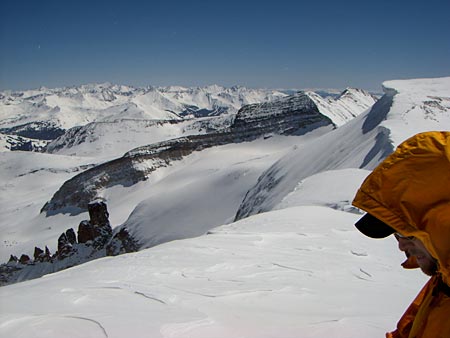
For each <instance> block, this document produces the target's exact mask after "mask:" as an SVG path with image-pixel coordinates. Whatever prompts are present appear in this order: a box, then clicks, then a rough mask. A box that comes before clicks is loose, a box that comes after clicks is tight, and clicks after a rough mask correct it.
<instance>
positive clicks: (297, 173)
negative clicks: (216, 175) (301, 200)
mask: <svg viewBox="0 0 450 338" xmlns="http://www.w3.org/2000/svg"><path fill="white" fill-rule="evenodd" d="M383 86H384V88H385V95H384V96H383V97H382V98H381V99H380V100H379V101H377V103H376V104H374V105H373V107H372V108H371V109H370V110H369V111H367V112H366V113H364V114H361V115H359V116H357V117H356V118H354V119H353V120H351V121H350V122H348V123H346V124H345V125H343V126H341V127H340V128H337V129H336V130H333V131H332V132H330V133H327V134H325V135H323V136H321V137H319V138H317V139H312V140H311V141H310V142H308V143H305V144H302V145H300V146H298V147H296V148H295V149H293V150H292V151H291V152H290V153H288V154H286V155H285V157H284V158H282V159H280V160H279V161H278V162H277V163H274V164H273V166H272V167H271V168H269V169H268V170H267V171H266V172H265V173H264V174H263V175H262V176H261V177H260V178H259V179H258V183H257V184H256V185H255V186H254V187H253V188H252V189H251V190H250V191H249V193H248V194H247V195H246V198H245V200H244V201H243V203H242V204H241V206H240V209H239V212H238V215H237V218H238V219H240V218H243V217H247V216H249V215H252V214H256V213H259V212H264V211H268V210H272V209H273V208H274V207H276V205H277V204H278V203H280V202H281V200H282V199H283V198H284V197H285V196H286V195H287V194H288V193H290V192H292V191H293V190H294V189H295V187H296V186H297V184H298V182H300V181H301V180H303V179H305V178H307V177H309V176H311V175H314V174H316V173H319V172H322V171H327V170H335V169H344V168H364V169H373V168H375V167H376V165H377V164H378V163H379V162H380V161H381V160H382V159H383V158H385V157H386V156H387V155H388V154H390V153H391V152H392V151H393V149H394V148H395V147H396V146H397V145H398V144H399V143H400V142H402V141H403V140H405V139H406V138H408V137H410V136H413V135H414V134H417V133H419V132H423V131H429V130H450V96H449V93H450V77H447V78H440V79H418V80H402V81H389V82H385V83H384V84H383Z"/></svg>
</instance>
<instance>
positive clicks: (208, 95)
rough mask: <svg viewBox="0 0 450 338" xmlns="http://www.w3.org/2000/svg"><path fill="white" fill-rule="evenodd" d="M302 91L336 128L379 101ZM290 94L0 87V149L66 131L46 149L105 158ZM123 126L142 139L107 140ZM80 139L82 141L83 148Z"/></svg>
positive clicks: (23, 146)
mask: <svg viewBox="0 0 450 338" xmlns="http://www.w3.org/2000/svg"><path fill="white" fill-rule="evenodd" d="M304 93H305V94H306V95H307V96H309V97H310V98H311V99H312V100H313V101H314V103H315V104H316V106H317V107H318V110H319V111H320V112H321V113H322V114H323V115H325V116H327V117H329V118H330V119H331V120H332V122H333V123H334V124H335V125H336V126H339V125H342V124H343V123H345V122H347V121H348V120H350V119H351V118H353V117H354V116H356V115H358V114H359V113H361V112H362V111H364V110H365V109H367V108H369V107H370V106H371V105H372V104H373V103H374V102H375V100H376V98H375V97H374V96H373V95H371V94H369V93H367V92H365V91H362V90H358V89H351V88H349V89H346V90H345V91H344V92H342V93H341V95H339V96H337V97H335V96H332V94H330V95H328V96H326V97H325V98H324V97H322V96H320V95H318V94H316V93H315V92H311V91H307V92H304ZM322 94H323V95H324V93H322ZM288 96H289V95H288V94H286V93H283V92H281V91H278V90H268V89H249V88H245V87H232V88H224V87H221V86H217V85H213V86H207V87H195V88H184V87H174V86H172V87H161V88H156V87H146V88H134V87H129V86H120V85H112V84H89V85H84V86H79V87H70V88H57V89H48V88H41V89H38V90H29V91H22V92H3V93H0V111H1V112H2V115H1V119H0V148H4V149H10V150H35V151H43V149H44V148H45V147H46V145H47V144H49V143H52V141H53V140H56V139H57V138H58V137H60V136H63V137H62V138H60V139H58V140H57V141H55V142H53V144H49V146H48V147H47V149H48V151H49V152H52V153H59V154H72V155H73V154H78V155H82V156H88V155H89V154H90V152H93V151H94V152H95V153H94V154H93V155H94V156H98V155H99V154H98V151H96V150H95V149H97V148H99V147H100V149H102V151H101V153H102V156H105V157H109V158H113V157H116V156H119V155H121V153H125V152H126V151H128V150H130V149H131V148H133V147H137V146H141V145H145V144H149V143H154V142H160V141H164V140H168V139H170V138H176V137H181V136H184V135H191V134H200V133H207V132H208V131H209V129H205V128H212V129H213V130H217V129H223V128H227V127H228V126H229V124H230V121H231V120H232V117H233V116H234V115H235V114H236V113H237V112H238V110H239V109H241V108H242V107H243V106H246V105H250V104H259V103H263V102H272V101H276V100H279V99H282V98H286V97H288ZM212 117H216V118H212ZM202 118H203V119H202ZM205 120H206V121H205ZM149 121H150V122H149ZM199 121H202V122H199ZM162 125H164V127H162V128H161V126H162ZM124 129H125V130H128V132H132V133H133V134H135V135H137V134H140V136H136V137H135V138H133V140H132V141H129V140H125V144H121V145H120V146H119V147H117V145H115V144H111V143H110V142H109V140H106V139H105V137H104V136H105V134H106V130H107V133H108V134H114V133H118V132H120V133H123V132H124ZM149 135H151V136H150V137H149ZM116 136H118V135H116ZM119 138H120V136H119ZM114 139H117V137H114ZM134 141H136V143H133V142H134ZM82 143H85V146H80V145H81V144H82ZM86 144H88V145H89V147H86ZM81 148H84V149H81ZM86 148H88V149H86ZM108 148H109V149H110V152H108ZM120 152H121V153H120Z"/></svg>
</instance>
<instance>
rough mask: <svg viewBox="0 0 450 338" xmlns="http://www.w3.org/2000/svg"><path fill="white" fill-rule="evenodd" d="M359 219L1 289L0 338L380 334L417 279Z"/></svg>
mask: <svg viewBox="0 0 450 338" xmlns="http://www.w3.org/2000/svg"><path fill="white" fill-rule="evenodd" d="M357 218H358V216H357V215H354V214H350V213H346V212H342V211H336V210H333V209H330V208H326V207H314V206H308V207H305V206H304V207H291V208H289V209H283V210H278V211H273V212H270V213H265V214H261V215H256V216H253V217H250V218H248V219H245V220H242V221H240V222H237V223H233V224H230V225H227V226H223V227H219V228H216V229H215V230H214V231H213V232H211V233H210V234H209V235H207V236H202V237H198V238H193V239H188V240H182V241H174V242H170V243H166V244H163V245H160V246H157V247H154V248H151V249H147V250H144V251H141V252H138V253H135V254H128V255H122V256H118V257H114V258H105V259H100V260H97V261H93V262H90V263H87V264H85V265H82V266H78V267H76V268H71V269H68V270H65V271H62V272H59V273H56V274H52V275H48V276H45V277H43V278H40V279H37V280H33V281H28V282H23V283H19V284H15V285H11V286H6V287H2V288H0V296H1V298H2V303H1V307H2V311H1V315H0V335H1V336H3V337H29V336H33V337H46V338H51V337H61V336H70V337H109V338H113V337H125V336H126V337H136V338H139V337H152V338H158V337H164V338H168V337H180V338H181V337H196V338H202V337H205V338H225V337H255V338H256V337H258V338H268V337H273V338H279V337H283V338H290V337H307V338H308V337H311V338H312V337H317V338H321V337H336V338H339V337H342V338H360V337H366V338H371V337H373V338H375V337H381V336H383V334H384V332H386V331H387V330H390V329H392V328H394V327H395V323H396V320H397V319H398V318H399V316H400V315H401V313H402V312H403V310H404V308H405V307H406V306H407V304H408V303H409V301H410V300H411V299H412V297H413V295H414V294H415V293H416V292H417V291H418V290H419V289H420V285H421V284H423V283H424V280H425V277H424V276H423V275H421V273H420V272H419V271H403V270H401V267H400V266H399V264H400V262H401V261H402V260H403V257H402V255H400V253H399V252H398V251H397V249H396V244H395V240H394V239H386V240H384V241H374V240H370V239H367V238H365V237H364V236H362V235H361V234H359V233H358V232H357V231H356V230H355V229H354V227H353V226H352V224H353V222H354V221H355V220H356V219H357ZM331 220H332V221H331ZM394 276H395V277H394ZM380 309H383V310H382V311H381V310H380Z"/></svg>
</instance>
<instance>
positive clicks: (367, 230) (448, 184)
mask: <svg viewBox="0 0 450 338" xmlns="http://www.w3.org/2000/svg"><path fill="white" fill-rule="evenodd" d="M353 205H354V206H356V207H357V208H359V209H362V210H363V211H365V212H366V214H365V215H364V216H363V217H362V218H361V219H360V220H358V222H357V223H356V224H355V226H356V227H357V229H358V230H359V231H360V232H362V233H363V234H365V235H366V236H369V237H372V238H385V237H387V236H389V235H392V234H394V235H395V237H396V238H397V241H398V246H399V249H400V250H401V251H403V252H404V253H405V254H406V257H407V259H406V261H405V262H404V263H403V264H402V265H403V266H404V267H405V268H420V269H421V270H422V271H423V272H424V273H425V274H427V275H429V276H431V278H430V279H429V281H428V282H427V283H426V284H425V286H424V287H423V289H422V290H421V291H420V292H419V294H418V295H417V297H416V298H415V299H414V300H413V302H412V303H411V305H410V306H409V307H408V308H407V309H406V311H405V313H404V314H403V316H402V317H401V318H400V320H399V322H398V324H397V328H396V329H395V330H394V331H393V332H389V333H386V337H387V338H413V337H414V338H449V337H450V132H447V131H442V132H425V133H420V134H417V135H415V136H413V137H411V138H409V139H408V140H406V141H404V142H403V143H402V144H400V145H399V146H398V147H397V149H396V150H395V151H394V152H393V153H392V154H391V155H389V156H388V157H387V158H386V159H385V160H384V161H383V162H382V163H381V164H380V165H378V166H377V167H376V168H375V169H374V170H373V172H372V173H371V174H370V175H369V176H368V177H367V178H366V179H365V181H364V182H363V183H362V185H361V187H360V188H359V189H358V191H357V193H356V196H355V198H354V200H353Z"/></svg>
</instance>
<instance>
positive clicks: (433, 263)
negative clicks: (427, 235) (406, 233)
mask: <svg viewBox="0 0 450 338" xmlns="http://www.w3.org/2000/svg"><path fill="white" fill-rule="evenodd" d="M395 238H397V240H398V248H399V249H400V250H401V251H403V252H405V254H406V256H408V257H409V256H414V257H416V260H417V263H418V264H419V266H420V269H421V270H422V271H423V273H425V274H426V275H428V276H432V275H434V274H435V273H436V272H437V270H438V265H437V260H436V259H435V258H434V257H432V256H431V255H430V253H429V252H428V250H427V249H426V248H425V246H424V245H423V243H422V242H421V241H420V240H419V239H418V238H415V237H412V238H410V237H401V236H399V235H396V236H395Z"/></svg>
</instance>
